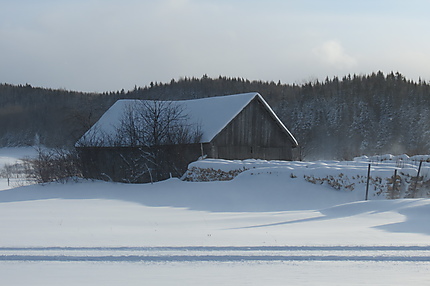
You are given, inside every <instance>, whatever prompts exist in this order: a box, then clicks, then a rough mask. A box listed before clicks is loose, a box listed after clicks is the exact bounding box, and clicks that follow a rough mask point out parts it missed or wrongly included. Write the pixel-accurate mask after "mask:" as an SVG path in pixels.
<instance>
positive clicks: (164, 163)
mask: <svg viewBox="0 0 430 286" xmlns="http://www.w3.org/2000/svg"><path fill="white" fill-rule="evenodd" d="M202 148H203V152H202ZM160 150H161V154H160V155H159V156H158V161H159V162H157V165H158V167H157V166H155V165H154V164H153V162H152V160H148V159H146V158H145V156H144V151H145V150H142V149H139V148H127V147H122V148H98V147H91V148H78V152H79V156H80V158H81V160H82V165H83V168H84V169H83V174H84V176H85V177H86V178H92V179H99V180H109V181H110V180H112V181H115V182H128V183H146V182H151V180H153V181H159V180H164V179H167V178H169V177H170V176H172V177H181V176H182V175H183V174H184V173H185V171H186V170H187V167H188V164H189V163H191V162H193V161H196V160H197V159H198V158H199V157H200V156H201V155H202V153H203V154H207V153H209V152H210V151H211V149H210V146H209V144H203V145H201V144H188V145H172V146H162V147H160ZM148 168H150V169H151V170H152V171H151V174H150V173H149V172H148ZM140 174H143V175H140ZM151 177H152V178H151Z"/></svg>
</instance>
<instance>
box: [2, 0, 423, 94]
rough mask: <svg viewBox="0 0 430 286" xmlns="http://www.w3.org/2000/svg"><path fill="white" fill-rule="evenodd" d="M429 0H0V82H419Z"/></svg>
mask: <svg viewBox="0 0 430 286" xmlns="http://www.w3.org/2000/svg"><path fill="white" fill-rule="evenodd" d="M429 11H430V1H427V0H426V1H424V0H422V1H418V0H408V1H397V0H360V1H352V0H351V1H350V0H342V1H340V0H324V1H322V0H295V1H292V0H291V1H290V0H264V1H256V0H38V1H35V0H0V82H1V83H11V84H25V83H29V84H31V85H33V86H42V87H49V88H65V89H69V90H78V91H99V92H101V91H113V90H120V89H123V88H124V89H125V90H129V89H133V87H134V86H135V85H137V86H145V85H149V83H150V82H151V81H154V82H155V81H157V82H169V81H170V80H171V79H172V78H174V79H179V78H180V77H185V76H187V77H192V76H195V77H199V78H200V77H201V76H202V75H203V74H207V75H208V76H210V77H218V76H219V75H223V76H230V77H243V78H247V79H250V80H254V79H261V80H268V81H271V80H273V81H275V82H277V81H278V80H281V82H282V83H303V82H305V81H308V80H313V79H316V78H318V79H324V78H325V77H326V76H329V77H333V76H335V75H337V76H340V77H341V76H344V75H347V74H348V73H351V74H353V73H356V74H363V73H364V74H368V73H371V72H374V71H375V72H376V71H378V70H381V71H383V72H384V73H388V72H390V71H395V72H396V71H399V72H401V73H402V74H403V75H405V76H406V77H407V78H410V79H413V80H417V79H418V78H419V77H421V78H422V79H424V80H430V37H429V34H430V17H429Z"/></svg>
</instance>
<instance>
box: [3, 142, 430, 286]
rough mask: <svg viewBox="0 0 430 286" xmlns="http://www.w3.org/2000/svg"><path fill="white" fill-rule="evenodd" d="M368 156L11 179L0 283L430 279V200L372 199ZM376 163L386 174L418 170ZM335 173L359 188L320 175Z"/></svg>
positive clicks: (365, 282)
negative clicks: (215, 175) (128, 175)
mask: <svg viewBox="0 0 430 286" xmlns="http://www.w3.org/2000/svg"><path fill="white" fill-rule="evenodd" d="M0 150H1V149H0ZM18 153H19V152H18ZM0 154H3V155H0V156H2V157H8V158H9V160H8V162H10V161H11V160H12V161H13V156H12V155H7V156H6V155H4V152H3V153H2V152H0ZM9 154H11V153H9ZM11 158H12V159H11ZM372 160H373V159H372ZM368 161H370V159H369V158H367V159H366V158H361V159H357V160H356V161H355V162H352V161H351V162H264V161H247V162H228V161H222V162H219V161H218V162H215V161H201V162H198V163H196V164H194V165H195V166H198V167H203V166H206V167H208V168H216V167H217V166H218V165H217V164H223V165H225V166H224V167H222V168H224V170H225V171H227V170H231V169H234V168H237V165H238V164H247V165H248V167H249V165H253V167H249V168H248V167H246V168H244V169H248V170H246V171H244V172H242V173H240V174H239V175H238V176H237V177H236V178H234V179H233V180H231V181H223V182H219V181H213V182H186V181H181V180H179V179H170V180H167V181H163V182H159V183H155V184H139V185H127V184H120V183H108V182H100V181H84V180H82V181H79V182H71V183H67V184H56V183H52V184H47V185H44V186H42V185H29V186H23V187H5V186H4V185H2V186H3V187H2V188H3V190H2V191H0V230H1V234H0V285H64V286H67V285H429V283H430V275H429V274H428V273H429V270H430V243H429V239H430V200H429V199H425V198H421V199H398V200H387V199H384V198H385V195H384V193H383V192H380V191H379V189H378V188H377V189H376V190H375V189H374V188H372V191H371V192H370V194H369V199H370V200H369V201H363V199H364V195H365V185H366V184H365V183H363V179H362V178H361V176H366V174H367V173H366V172H367V165H368ZM373 162H374V163H373V164H374V166H372V173H373V174H374V175H375V176H376V175H377V174H378V176H381V177H384V178H385V177H389V176H391V175H390V174H391V173H392V171H393V170H394V169H395V168H400V167H401V168H402V169H404V170H409V171H405V172H409V173H410V174H413V173H414V172H416V171H417V164H415V163H411V164H410V165H408V164H409V163H407V164H403V162H402V163H401V164H399V162H397V161H393V162H381V161H378V162H377V163H376V162H375V161H373ZM242 167H243V166H242ZM0 168H1V166H0ZM222 168H221V169H222ZM427 168H429V167H428V166H426V165H424V166H423V168H422V172H423V174H424V173H425V172H426V170H427ZM340 173H341V174H342V175H341V176H340V178H339V174H340ZM305 176H307V178H308V179H305ZM327 176H333V177H334V178H337V179H338V180H341V181H342V179H343V181H342V186H348V185H351V184H352V183H354V186H353V188H352V189H351V188H343V187H342V188H341V189H339V190H336V189H335V188H333V187H331V186H330V185H329V184H328V183H327V181H326V180H322V181H321V182H322V183H323V184H320V181H317V182H316V184H314V183H311V182H309V181H313V180H314V179H315V178H320V179H321V178H326V177H327ZM346 177H347V178H348V180H349V181H348V182H347V183H344V182H345V181H346ZM312 178H313V179H312ZM334 186H335V187H336V186H337V185H336V184H335V185H334ZM372 186H373V185H372ZM378 187H379V185H378Z"/></svg>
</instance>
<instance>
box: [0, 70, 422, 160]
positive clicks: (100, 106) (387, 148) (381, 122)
mask: <svg viewBox="0 0 430 286" xmlns="http://www.w3.org/2000/svg"><path fill="white" fill-rule="evenodd" d="M250 91H257V92H259V93H260V94H261V95H263V97H264V98H265V99H266V100H267V101H268V102H269V104H270V105H271V106H272V107H273V108H274V110H275V112H277V113H278V115H279V116H280V118H281V120H283V122H284V123H285V124H286V126H287V127H288V128H289V129H290V130H291V131H292V133H293V134H294V135H295V137H296V138H297V139H298V141H299V143H300V150H299V151H298V152H297V153H298V154H297V158H299V159H300V158H302V159H307V160H313V159H322V158H324V159H352V158H353V157H355V156H359V155H363V154H367V155H374V154H385V153H394V154H402V153H407V154H409V155H415V154H426V153H428V152H429V149H430V145H429V143H428V142H430V133H429V132H428V130H430V109H429V107H430V86H429V84H428V83H427V82H425V81H421V80H420V81H418V82H414V81H411V80H407V79H406V78H405V77H404V76H403V75H401V74H399V73H390V74H387V75H384V74H383V73H381V72H378V73H372V74H370V75H352V76H351V75H348V76H344V77H343V78H337V77H334V78H332V79H329V78H327V79H326V80H325V81H323V82H320V81H313V82H307V83H304V84H300V85H296V84H292V85H291V84H282V83H280V82H278V83H275V82H262V81H249V80H246V79H241V78H226V77H221V76H220V77H219V78H216V79H212V78H208V77H207V76H203V77H202V78H200V79H198V78H183V79H180V80H172V81H171V82H170V83H165V84H163V83H150V84H149V86H145V87H135V88H134V89H133V90H131V91H128V92H126V91H124V90H122V91H119V92H111V93H103V94H85V93H79V92H71V91H64V90H50V89H43V88H34V87H31V86H29V85H26V86H11V85H7V84H2V85H0V127H1V128H0V145H1V146H10V145H17V144H18V145H19V144H21V145H22V144H34V142H35V141H37V142H41V143H43V144H45V145H48V146H72V145H73V143H74V142H75V141H76V140H77V139H78V138H79V137H80V136H81V135H82V134H83V133H84V132H85V131H86V130H87V129H88V128H89V126H91V125H92V124H93V123H94V122H95V121H96V120H97V119H98V118H99V117H100V116H101V115H102V114H103V112H104V111H105V110H107V108H108V107H109V106H110V105H112V104H113V103H114V102H115V101H116V100H117V99H120V98H139V99H172V100H179V99H191V98H200V97H208V96H215V95H225V94H235V93H242V92H250Z"/></svg>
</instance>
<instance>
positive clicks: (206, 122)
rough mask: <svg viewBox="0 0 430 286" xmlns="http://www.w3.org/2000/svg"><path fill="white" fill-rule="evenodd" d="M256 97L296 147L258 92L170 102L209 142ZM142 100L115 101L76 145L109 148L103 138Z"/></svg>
mask: <svg viewBox="0 0 430 286" xmlns="http://www.w3.org/2000/svg"><path fill="white" fill-rule="evenodd" d="M255 97H257V98H258V99H259V100H260V102H261V103H262V104H263V105H264V106H265V108H266V109H267V111H268V112H269V113H270V115H271V116H272V118H273V119H274V120H275V121H276V122H277V124H278V125H279V127H280V128H281V129H282V130H283V131H284V132H285V133H287V135H288V136H289V137H290V138H291V141H292V142H293V146H297V141H296V139H295V138H294V136H293V135H292V134H291V133H290V131H289V130H288V129H287V128H286V127H285V125H284V124H283V123H282V122H281V120H280V119H279V118H278V116H277V115H276V114H275V113H274V111H273V110H272V108H270V106H269V105H268V104H267V102H266V101H265V100H264V99H263V97H262V96H261V95H260V94H259V93H257V92H252V93H242V94H234V95H225V96H216V97H208V98H201V99H193V100H179V101H171V103H172V104H178V105H180V107H181V109H182V110H183V112H184V114H186V115H187V116H188V118H189V120H190V122H191V123H195V124H198V125H199V127H200V129H201V131H202V133H203V134H202V137H201V140H200V143H207V142H210V141H211V140H212V139H213V138H214V137H215V136H216V135H217V134H218V133H220V132H221V131H222V130H223V129H224V128H225V127H226V126H227V124H228V123H229V122H230V121H232V120H233V119H234V118H235V117H236V116H237V115H238V114H239V113H240V112H241V111H242V110H243V109H244V108H245V107H246V106H247V105H248V104H249V103H250V102H251V100H253V99H254V98H255ZM139 101H142V100H135V99H121V100H118V101H117V102H115V103H114V104H113V105H112V106H111V107H110V108H109V109H108V110H107V111H106V112H105V113H104V114H103V116H102V117H101V118H100V119H99V120H98V121H97V122H96V123H95V124H94V125H93V126H92V127H91V128H90V129H89V130H88V131H87V132H86V133H85V134H84V135H83V136H82V137H81V139H79V141H78V142H77V143H76V147H81V146H92V143H91V142H98V144H97V145H96V144H94V145H95V146H102V147H108V146H103V145H100V142H102V141H103V138H104V137H106V136H112V135H114V134H115V133H116V132H117V131H118V130H119V127H120V124H121V118H122V116H123V114H124V112H126V111H127V110H129V109H128V107H129V106H133V105H135V104H136V103H137V102H139Z"/></svg>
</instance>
